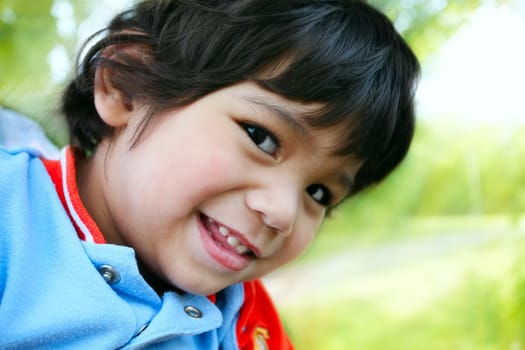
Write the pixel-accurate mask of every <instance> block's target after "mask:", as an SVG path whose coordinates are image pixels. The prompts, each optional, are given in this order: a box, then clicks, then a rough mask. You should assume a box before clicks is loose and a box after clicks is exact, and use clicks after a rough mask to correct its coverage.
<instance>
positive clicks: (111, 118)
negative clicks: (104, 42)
mask: <svg viewBox="0 0 525 350" xmlns="http://www.w3.org/2000/svg"><path fill="white" fill-rule="evenodd" d="M111 74H112V70H111V68H108V67H104V66H103V65H102V66H99V67H97V69H96V72H95V86H94V95H95V107H96V109H97V112H98V114H99V116H100V118H102V120H103V121H104V122H105V123H106V124H108V125H109V126H112V127H114V128H116V127H120V126H124V125H126V124H127V122H128V121H129V119H130V118H131V116H132V114H133V113H132V112H133V104H132V101H131V98H130V97H129V96H128V95H127V94H126V93H125V92H124V91H122V90H121V89H119V88H117V87H116V86H115V85H114V84H113V81H112V79H111V78H112V77H111Z"/></svg>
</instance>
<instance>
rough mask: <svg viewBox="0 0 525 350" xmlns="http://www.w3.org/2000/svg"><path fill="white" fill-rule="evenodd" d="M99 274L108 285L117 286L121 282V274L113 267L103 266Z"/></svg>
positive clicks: (99, 269)
mask: <svg viewBox="0 0 525 350" xmlns="http://www.w3.org/2000/svg"><path fill="white" fill-rule="evenodd" d="M98 272H99V273H100V275H101V276H102V278H104V280H105V281H106V282H107V283H108V284H115V283H118V282H119V281H120V274H119V273H118V271H117V270H115V268H114V267H113V266H111V265H101V266H100V267H99V268H98Z"/></svg>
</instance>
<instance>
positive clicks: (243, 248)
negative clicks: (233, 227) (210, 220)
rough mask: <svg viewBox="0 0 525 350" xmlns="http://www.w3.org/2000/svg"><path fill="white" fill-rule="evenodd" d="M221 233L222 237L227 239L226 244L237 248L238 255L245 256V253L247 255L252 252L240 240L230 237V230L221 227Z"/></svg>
mask: <svg viewBox="0 0 525 350" xmlns="http://www.w3.org/2000/svg"><path fill="white" fill-rule="evenodd" d="M219 232H220V234H221V235H223V236H224V237H226V242H227V243H228V244H229V245H230V246H231V247H233V248H235V249H236V250H237V253H239V254H244V253H247V252H248V251H250V249H248V247H246V246H245V245H243V244H241V243H240V242H239V239H238V238H237V237H234V236H230V230H228V228H227V227H224V226H219Z"/></svg>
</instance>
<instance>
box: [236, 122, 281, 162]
mask: <svg viewBox="0 0 525 350" xmlns="http://www.w3.org/2000/svg"><path fill="white" fill-rule="evenodd" d="M241 126H242V127H243V128H244V130H246V133H247V134H248V136H249V137H250V138H251V139H252V141H253V143H255V145H256V146H257V147H259V148H260V149H261V150H262V151H263V152H265V153H268V154H269V155H271V156H274V155H275V153H276V152H277V149H278V148H279V141H278V140H277V138H276V137H275V136H273V135H272V133H270V132H269V131H267V130H266V129H264V128H263V127H260V126H256V125H253V124H248V123H242V124H241Z"/></svg>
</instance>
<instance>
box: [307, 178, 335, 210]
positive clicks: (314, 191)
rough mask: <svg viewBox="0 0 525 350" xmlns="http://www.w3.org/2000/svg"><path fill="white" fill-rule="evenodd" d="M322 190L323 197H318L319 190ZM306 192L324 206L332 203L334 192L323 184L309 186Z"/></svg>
mask: <svg viewBox="0 0 525 350" xmlns="http://www.w3.org/2000/svg"><path fill="white" fill-rule="evenodd" d="M319 191H322V192H323V193H322V194H321V198H317V197H318V192H319ZM306 192H308V194H309V195H310V196H311V197H312V199H313V200H314V201H316V202H317V203H319V204H321V205H322V206H324V207H328V206H329V205H330V203H331V202H332V194H331V193H330V191H329V190H328V189H327V188H326V187H325V186H323V185H317V184H316V185H311V186H308V188H307V189H306Z"/></svg>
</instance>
